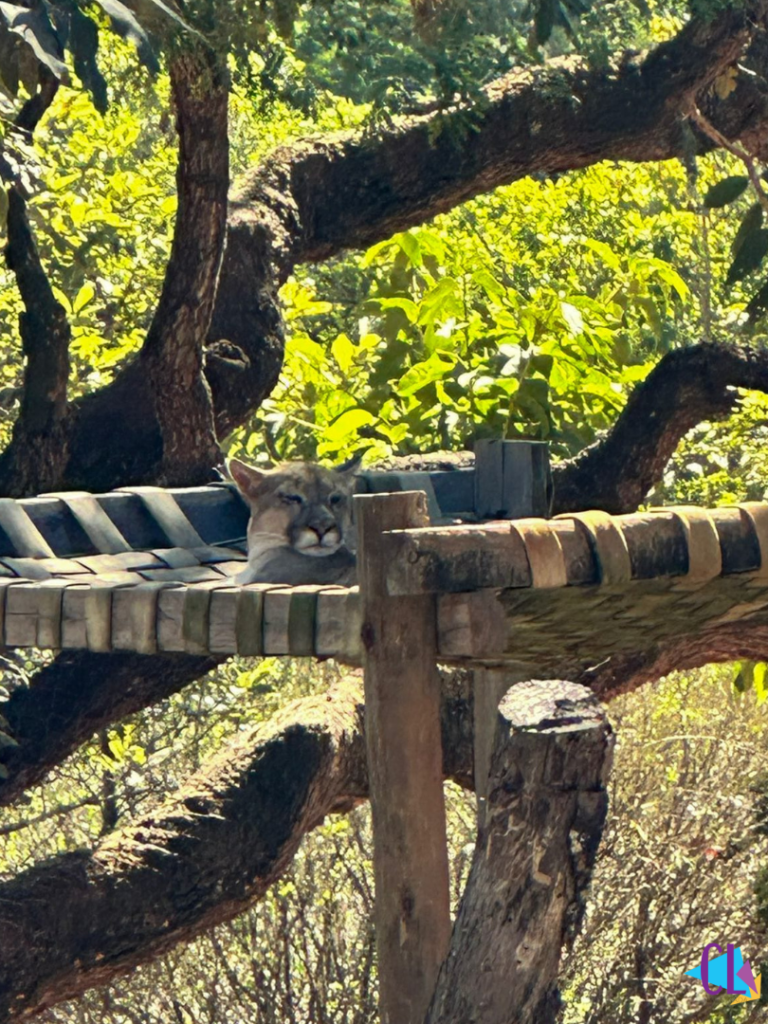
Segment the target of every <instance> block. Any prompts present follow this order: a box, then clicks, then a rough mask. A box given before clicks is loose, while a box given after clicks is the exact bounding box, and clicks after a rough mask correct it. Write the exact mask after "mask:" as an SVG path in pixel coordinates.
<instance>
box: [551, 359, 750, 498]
mask: <svg viewBox="0 0 768 1024" xmlns="http://www.w3.org/2000/svg"><path fill="white" fill-rule="evenodd" d="M735 388H747V389H752V390H756V391H765V392H768V352H766V351H765V350H763V349H752V348H749V347H747V346H746V345H719V344H709V343H705V344H701V345H694V346H691V347H690V348H681V349H676V350H675V351H673V352H670V353H669V354H668V355H666V356H664V358H663V359H662V360H661V361H660V362H659V363H658V364H657V365H656V366H655V367H654V369H653V370H652V371H651V372H650V373H649V374H648V376H647V377H646V379H645V380H644V381H642V382H641V383H640V384H638V385H637V386H636V387H635V389H634V391H633V392H632V394H631V395H630V397H629V401H628V402H627V405H626V407H625V408H624V410H623V411H622V413H621V415H620V416H619V418H618V419H617V420H616V422H615V423H614V425H613V426H612V427H611V429H610V430H609V432H608V433H607V435H606V436H605V437H604V438H603V439H602V440H600V441H597V442H595V444H593V445H591V446H590V447H589V448H585V449H584V451H582V452H580V453H579V454H578V455H577V456H576V457H575V458H574V459H572V460H570V461H569V462H566V463H563V464H562V465H560V466H557V467H555V469H554V471H553V477H554V484H555V500H554V513H555V514H558V513H560V512H577V511H580V510H583V509H588V508H598V509H603V510H605V511H606V512H610V513H612V514H614V515H618V514H620V513H623V512H634V511H635V510H636V509H637V508H638V506H639V505H640V503H641V502H642V501H643V499H644V498H645V496H646V495H647V494H648V492H649V491H650V490H652V488H653V487H654V486H655V485H656V484H658V483H659V482H660V480H661V479H662V475H663V473H664V467H665V466H666V464H667V463H668V462H669V460H670V458H671V457H672V454H673V453H674V451H675V449H676V448H677V445H678V444H679V442H680V441H681V439H682V438H683V437H684V436H685V434H686V433H687V432H688V431H689V430H691V428H692V427H695V426H696V424H697V423H701V422H702V421H703V420H715V419H723V418H725V417H726V416H728V415H729V414H730V413H731V412H732V411H733V409H734V406H735V405H736V402H737V399H738V395H737V393H736V391H735V390H734V389H735Z"/></svg>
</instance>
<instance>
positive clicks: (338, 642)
mask: <svg viewBox="0 0 768 1024" xmlns="http://www.w3.org/2000/svg"><path fill="white" fill-rule="evenodd" d="M315 616H316V618H315V654H317V655H318V657H333V658H337V659H338V660H339V661H344V662H347V663H350V664H353V665H359V664H361V663H362V660H363V650H362V643H361V640H360V629H361V627H362V608H361V602H360V592H359V589H358V588H357V587H323V589H322V590H321V591H320V592H319V593H318V595H317V611H316V613H315Z"/></svg>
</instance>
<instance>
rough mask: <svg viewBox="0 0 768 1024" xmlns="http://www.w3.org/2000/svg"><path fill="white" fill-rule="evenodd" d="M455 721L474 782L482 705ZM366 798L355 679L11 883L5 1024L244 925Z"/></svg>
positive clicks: (1, 916)
mask: <svg viewBox="0 0 768 1024" xmlns="http://www.w3.org/2000/svg"><path fill="white" fill-rule="evenodd" d="M443 717H444V720H445V721H446V722H447V732H446V735H445V744H444V747H445V750H446V753H447V755H448V757H449V758H452V760H450V761H447V762H446V764H445V770H446V772H447V773H448V774H450V775H452V776H456V777H459V778H460V779H462V780H464V779H467V778H469V777H471V772H472V764H471V743H467V742H465V741H462V740H461V737H460V736H459V733H464V734H465V735H467V736H469V737H471V705H470V704H469V703H468V702H467V701H466V700H465V699H464V698H463V697H459V698H458V699H457V700H449V701H447V702H446V704H445V706H444V714H443ZM457 720H458V724H457ZM457 757H463V758H464V760H463V762H460V761H458V760H457ZM366 796H367V778H366V769H365V737H364V733H363V706H362V692H361V687H360V680H359V678H357V679H355V678H354V677H350V678H349V679H347V680H345V681H344V682H343V683H342V684H341V685H340V686H339V687H337V688H336V689H335V690H334V691H333V692H332V693H329V694H323V695H322V696H319V697H313V698H309V699H305V700H303V701H300V702H297V703H295V704H294V705H292V706H290V707H288V708H286V709H285V710H284V711H283V712H282V713H281V714H280V715H279V716H277V717H276V718H275V719H273V720H272V721H270V722H269V723H268V724H266V725H264V726H260V727H258V728H257V729H255V730H252V731H251V732H249V733H248V734H246V735H244V736H243V737H241V738H238V739H237V740H236V741H235V742H234V744H233V745H232V746H231V747H229V748H227V749H226V750H223V751H222V752H221V753H220V754H219V755H218V756H217V757H216V758H214V759H213V761H212V762H211V763H210V764H208V765H206V766H205V767H204V768H203V769H202V770H201V771H200V772H198V773H197V774H196V775H195V776H193V777H192V778H191V779H190V780H189V781H188V782H187V783H186V785H185V786H184V787H183V789H182V790H180V791H179V792H178V793H176V794H174V795H173V797H171V798H169V799H168V800H166V802H165V803H164V804H163V805H162V806H161V807H160V808H158V809H157V810H156V811H155V812H153V813H152V814H151V815H150V816H147V817H144V818H142V819H139V820H137V821H135V822H133V823H131V825H130V826H129V827H127V828H125V829H123V830H121V831H120V832H118V833H116V834H114V835H113V836H111V837H110V838H108V839H106V840H105V841H104V842H102V843H101V844H100V845H99V846H97V847H96V848H95V849H94V850H92V851H80V852H75V853H69V854H65V855H62V856H60V857H57V858H55V859H54V860H52V861H48V862H46V863H43V864H41V865H39V866H37V867H35V868H32V869H30V870H29V871H26V872H23V873H22V874H20V875H19V876H17V877H16V878H14V879H12V880H11V881H8V882H4V883H2V884H0V928H1V929H2V935H3V942H2V947H1V948H0V1021H6V1020H16V1019H21V1018H24V1017H29V1016H32V1015H34V1014H35V1013H38V1012H40V1011H41V1010H42V1009H44V1008H45V1007H47V1006H51V1005H53V1004H55V1003H57V1002H60V1001H61V1000H63V999H69V998H73V997H75V996H77V995H78V994H79V993H81V992H83V991H84V990H85V989H87V988H90V987H91V986H93V985H97V984H103V983H105V982H108V981H109V980H110V979H112V978H114V977H115V976H117V975H118V974H120V973H123V972H125V971H127V970H130V969H131V968H132V967H133V966H135V965H136V964H138V963H141V962H143V961H145V960H147V959H150V958H152V957H155V956H157V955H159V954H160V953H162V952H164V951H166V950H168V949H170V948H171V947H172V946H173V945H175V944H176V943H178V942H180V941H183V940H187V939H190V938H192V937H193V936H195V935H197V934H198V933H199V932H201V931H202V930H203V929H205V928H208V927H210V926H211V925H213V924H217V923H218V922H221V921H225V920H228V919H229V918H231V917H234V916H235V915H236V914H238V913H241V912H242V911H243V910H244V909H245V908H246V907H248V906H249V905H250V904H251V903H253V901H254V900H256V899H258V898H259V896H261V895H262V894H263V893H264V891H265V889H266V888H267V886H268V885H270V884H271V882H273V881H275V880H276V879H277V878H279V876H280V874H281V873H282V872H283V871H284V870H285V868H286V867H287V866H288V864H289V863H290V861H291V859H292V857H293V855H294V853H295V852H296V849H297V847H298V845H299V842H300V840H301V838H302V836H303V835H304V834H306V833H307V832H308V831H309V830H310V829H313V828H315V827H317V826H318V825H319V824H320V823H321V822H322V821H323V819H324V817H325V816H326V815H327V814H329V813H331V812H334V811H343V810H348V809H349V808H350V807H351V806H353V805H354V804H355V803H357V802H359V801H360V800H362V799H364V798H365V797H366Z"/></svg>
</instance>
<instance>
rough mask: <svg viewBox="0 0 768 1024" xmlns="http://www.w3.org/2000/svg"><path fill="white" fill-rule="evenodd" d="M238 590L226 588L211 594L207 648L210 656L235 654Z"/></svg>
mask: <svg viewBox="0 0 768 1024" xmlns="http://www.w3.org/2000/svg"><path fill="white" fill-rule="evenodd" d="M239 599H240V588H239V587H237V588H235V587H228V588H222V589H218V590H214V591H213V592H212V593H211V607H210V611H209V635H208V648H209V650H210V651H211V653H212V654H235V653H236V652H237V604H238V601H239Z"/></svg>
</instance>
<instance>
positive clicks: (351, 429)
mask: <svg viewBox="0 0 768 1024" xmlns="http://www.w3.org/2000/svg"><path fill="white" fill-rule="evenodd" d="M374 419H375V417H374V415H373V413H370V412H368V410H367V409H347V411H346V412H343V413H342V414H341V416H339V418H338V419H337V420H334V422H333V423H330V424H328V426H327V427H325V429H324V430H323V440H324V441H332V442H334V443H336V444H338V443H340V442H342V441H344V440H345V438H347V437H349V436H350V435H351V434H353V433H356V432H357V431H358V430H359V429H360V427H366V426H368V424H369V423H373V421H374Z"/></svg>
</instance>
